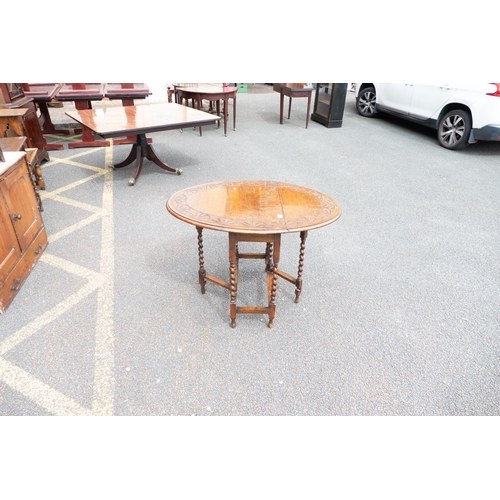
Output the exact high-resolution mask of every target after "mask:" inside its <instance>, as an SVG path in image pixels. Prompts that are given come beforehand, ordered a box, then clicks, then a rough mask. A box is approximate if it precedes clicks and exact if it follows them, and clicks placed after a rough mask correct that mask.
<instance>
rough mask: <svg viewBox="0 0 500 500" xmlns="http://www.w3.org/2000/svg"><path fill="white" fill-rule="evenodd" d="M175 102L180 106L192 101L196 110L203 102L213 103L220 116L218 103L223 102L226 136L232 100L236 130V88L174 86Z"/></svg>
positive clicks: (225, 86)
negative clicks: (231, 101) (230, 100)
mask: <svg viewBox="0 0 500 500" xmlns="http://www.w3.org/2000/svg"><path fill="white" fill-rule="evenodd" d="M175 92H176V96H177V99H176V102H178V103H179V104H182V103H183V101H184V100H186V101H189V99H191V100H192V102H193V104H194V103H195V102H196V104H197V107H198V109H201V103H202V101H203V100H206V101H210V102H215V103H216V112H217V115H218V116H220V101H223V103H224V105H223V106H224V108H223V115H222V117H223V120H224V135H225V136H227V120H228V115H229V112H228V109H229V99H232V100H233V130H236V93H237V92H238V87H232V86H230V85H216V84H203V85H202V84H199V85H198V84H193V85H190V86H187V87H181V86H175ZM200 135H201V127H200Z"/></svg>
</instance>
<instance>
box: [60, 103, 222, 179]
mask: <svg viewBox="0 0 500 500" xmlns="http://www.w3.org/2000/svg"><path fill="white" fill-rule="evenodd" d="M66 114H67V115H68V116H69V117H70V118H72V119H73V120H75V121H77V122H78V123H81V124H82V126H84V127H87V128H88V129H89V130H90V131H92V132H93V133H95V134H97V135H100V136H101V137H104V138H105V139H110V138H116V137H128V136H130V135H135V136H136V137H137V141H136V143H135V144H133V145H132V149H131V151H130V154H129V155H128V157H127V158H126V159H125V160H124V161H122V162H121V163H118V164H117V165H115V166H114V168H122V167H126V166H127V165H130V164H131V163H132V162H133V161H134V160H135V170H134V173H133V174H132V177H131V178H130V179H129V182H128V183H129V185H130V186H133V185H134V184H135V183H136V181H137V178H138V177H139V174H140V173H141V170H142V163H143V160H144V158H147V159H148V160H151V161H152V162H153V163H155V164H156V165H157V166H159V167H160V168H162V169H164V170H167V171H168V172H174V173H177V174H179V175H180V174H181V173H182V170H181V169H179V168H173V167H170V166H169V165H167V164H166V163H165V162H163V161H162V160H160V158H159V157H158V156H157V154H156V152H155V151H154V149H153V146H152V145H151V144H150V143H149V142H148V139H147V137H146V134H149V133H153V132H162V131H165V130H175V129H181V128H185V127H187V126H190V127H197V126H201V125H209V124H215V123H217V122H218V120H220V118H219V117H218V116H214V115H211V114H210V113H205V112H204V111H199V110H197V109H193V108H189V107H187V106H181V105H180V104H175V103H159V104H143V105H139V106H111V107H106V108H99V109H80V110H79V109H77V110H74V111H67V112H66Z"/></svg>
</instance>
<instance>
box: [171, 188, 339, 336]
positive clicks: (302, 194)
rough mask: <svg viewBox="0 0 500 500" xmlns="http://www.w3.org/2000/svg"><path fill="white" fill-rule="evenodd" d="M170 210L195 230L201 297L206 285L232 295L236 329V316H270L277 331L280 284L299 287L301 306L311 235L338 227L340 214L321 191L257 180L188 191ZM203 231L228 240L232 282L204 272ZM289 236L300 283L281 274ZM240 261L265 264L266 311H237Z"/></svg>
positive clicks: (261, 308) (174, 197) (179, 195)
mask: <svg viewBox="0 0 500 500" xmlns="http://www.w3.org/2000/svg"><path fill="white" fill-rule="evenodd" d="M167 210H168V211H169V212H170V213H171V214H172V215H173V216H174V217H176V218H177V219H180V220H181V221H184V222H187V223H188V224H192V225H194V226H195V227H196V230H197V232H198V258H199V270H198V280H199V283H200V286H201V293H205V286H206V283H207V281H210V282H212V283H215V284H216V285H219V286H221V287H223V288H226V289H227V290H229V292H230V294H231V302H230V306H229V312H230V317H231V327H233V328H234V327H235V326H236V314H267V315H268V317H269V323H268V326H269V328H271V327H272V326H273V324H274V317H275V314H276V289H277V282H278V278H283V279H285V280H286V281H289V282H290V283H292V284H293V285H295V302H299V300H300V294H301V292H302V272H303V268H304V251H305V241H306V238H307V234H308V231H310V230H312V229H317V228H320V227H323V226H326V225H328V224H331V223H332V222H335V221H336V220H337V219H338V218H339V217H340V214H341V209H340V206H339V205H338V204H337V202H335V200H333V199H332V198H330V197H329V196H327V195H325V194H322V193H320V192H319V191H314V190H312V189H308V188H305V187H301V186H296V185H294V184H288V183H286V182H275V181H258V180H256V181H221V182H212V183H209V184H201V185H199V186H193V187H191V188H187V189H183V190H182V191H178V192H177V193H175V194H174V195H172V196H171V197H170V198H169V199H168V201H167ZM203 229H213V230H216V231H223V232H226V233H228V234H229V281H228V282H227V281H224V280H222V279H220V278H217V277H215V276H212V275H209V274H207V272H206V270H205V258H204V253H203ZM286 233H300V254H299V267H298V271H297V277H295V276H291V275H289V274H287V273H285V272H284V271H281V270H280V269H278V263H279V260H280V249H281V235H282V234H286ZM244 241H250V242H260V243H265V244H266V249H265V252H262V253H248V252H242V251H241V249H240V248H239V246H238V243H240V242H244ZM240 259H264V260H265V271H266V273H267V298H268V303H267V306H238V305H237V302H236V296H237V291H238V267H239V262H240ZM320 272H322V270H320Z"/></svg>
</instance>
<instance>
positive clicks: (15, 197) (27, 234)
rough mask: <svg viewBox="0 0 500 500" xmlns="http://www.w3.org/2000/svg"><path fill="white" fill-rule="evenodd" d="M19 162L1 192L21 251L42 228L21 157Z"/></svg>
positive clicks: (25, 166) (33, 194) (23, 160)
mask: <svg viewBox="0 0 500 500" xmlns="http://www.w3.org/2000/svg"><path fill="white" fill-rule="evenodd" d="M20 161H21V165H20V168H16V169H15V170H14V171H13V172H12V173H11V174H10V175H8V176H7V177H6V178H5V180H4V182H3V183H2V184H3V186H2V191H3V194H4V197H5V200H6V202H7V207H8V209H9V211H10V217H11V221H12V225H13V226H14V229H15V232H16V235H17V239H18V241H19V245H20V247H21V251H22V250H24V249H25V248H27V247H28V245H29V244H30V243H31V241H32V240H33V238H34V237H35V235H36V233H37V232H38V231H39V229H40V228H41V227H42V218H41V216H40V212H39V211H38V206H37V202H36V198H35V193H34V191H33V186H32V185H31V182H30V180H29V178H28V166H27V165H26V160H25V158H24V157H23V158H21V160H20Z"/></svg>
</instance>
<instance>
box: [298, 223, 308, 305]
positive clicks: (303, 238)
mask: <svg viewBox="0 0 500 500" xmlns="http://www.w3.org/2000/svg"><path fill="white" fill-rule="evenodd" d="M307 234H308V233H307V231H302V232H301V233H300V254H299V269H298V272H297V280H296V282H295V303H298V302H299V300H300V294H301V292H302V272H303V270H304V253H305V248H306V238H307Z"/></svg>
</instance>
